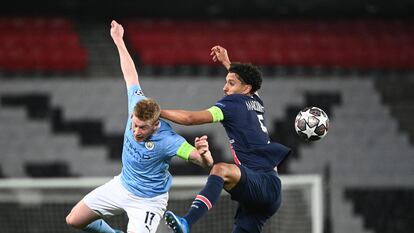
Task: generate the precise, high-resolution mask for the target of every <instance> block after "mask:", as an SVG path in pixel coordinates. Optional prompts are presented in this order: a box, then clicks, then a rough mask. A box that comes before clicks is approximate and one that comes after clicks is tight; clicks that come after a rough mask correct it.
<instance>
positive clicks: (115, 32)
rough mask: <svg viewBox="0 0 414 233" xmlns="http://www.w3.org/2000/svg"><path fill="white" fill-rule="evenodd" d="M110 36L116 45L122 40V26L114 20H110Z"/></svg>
mask: <svg viewBox="0 0 414 233" xmlns="http://www.w3.org/2000/svg"><path fill="white" fill-rule="evenodd" d="M111 37H112V39H113V40H114V43H115V44H116V45H118V44H120V43H122V42H123V37H124V28H123V27H122V25H121V24H119V23H118V22H116V21H115V20H112V22H111Z"/></svg>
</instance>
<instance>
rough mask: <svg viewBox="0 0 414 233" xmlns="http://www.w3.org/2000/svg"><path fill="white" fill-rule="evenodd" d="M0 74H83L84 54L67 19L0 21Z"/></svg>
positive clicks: (41, 18)
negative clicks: (1, 72)
mask: <svg viewBox="0 0 414 233" xmlns="http://www.w3.org/2000/svg"><path fill="white" fill-rule="evenodd" d="M0 30H2V31H3V32H4V33H1V34H0V70H2V71H12V72H14V71H24V72H26V71H27V72H32V71H46V72H56V71H57V72H61V71H63V72H66V71H70V72H72V71H75V72H78V71H83V70H85V69H86V65H87V51H86V50H85V49H84V48H83V47H82V46H81V43H80V38H79V35H78V34H77V33H76V31H75V30H74V28H73V24H72V22H71V21H70V20H69V19H66V18H60V17H1V18H0Z"/></svg>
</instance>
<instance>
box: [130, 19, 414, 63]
mask: <svg viewBox="0 0 414 233" xmlns="http://www.w3.org/2000/svg"><path fill="white" fill-rule="evenodd" d="M290 23H291V26H290V27H288V26H287V25H289V21H283V22H277V21H275V22H272V21H258V22H254V21H251V22H248V21H236V22H231V21H215V22H214V21H191V22H190V21H171V20H170V21H162V20H161V21H148V20H147V21H145V20H143V21H139V20H130V21H127V22H126V23H125V25H126V27H127V31H128V33H127V38H128V41H129V43H130V44H131V45H132V47H133V49H134V50H135V51H136V52H137V53H138V55H139V56H140V58H141V62H142V63H143V64H147V65H167V66H168V65H169V66H174V65H183V64H190V65H211V64H212V62H211V59H210V57H209V52H210V48H211V47H212V46H214V45H216V44H220V45H223V46H224V47H226V48H227V49H228V50H229V51H231V58H232V59H233V60H237V61H243V62H246V61H250V62H253V63H256V64H261V65H270V66H305V67H315V66H318V67H339V68H346V69H348V68H357V69H413V68H414V59H413V58H414V46H413V44H412V41H414V33H413V30H412V27H411V25H413V23H411V22H410V21H409V22H405V21H379V22H376V21H366V22H365V21H349V22H329V21H326V22H320V21H317V22H315V21H291V22H290ZM313 23H314V24H315V25H313ZM353 24H355V25H354V27H351V26H352V25H353ZM313 26H314V27H313ZM391 26H395V27H396V29H394V30H393V34H390V31H389V29H390V27H391ZM280 27H282V28H283V30H280ZM337 27H339V28H337ZM371 27H372V30H371V29H370V28H371ZM322 29H323V30H322ZM367 31H370V33H367Z"/></svg>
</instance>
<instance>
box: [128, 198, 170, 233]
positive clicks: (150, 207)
mask: <svg viewBox="0 0 414 233" xmlns="http://www.w3.org/2000/svg"><path fill="white" fill-rule="evenodd" d="M167 202H168V194H167V193H166V194H162V195H160V196H157V197H155V198H140V197H132V199H131V200H130V202H129V203H128V204H127V206H126V207H125V208H124V209H125V211H126V212H127V214H128V219H129V222H128V233H141V232H146V233H155V232H156V231H157V228H158V225H159V223H160V221H161V219H162V216H163V214H164V212H165V210H166V209H167Z"/></svg>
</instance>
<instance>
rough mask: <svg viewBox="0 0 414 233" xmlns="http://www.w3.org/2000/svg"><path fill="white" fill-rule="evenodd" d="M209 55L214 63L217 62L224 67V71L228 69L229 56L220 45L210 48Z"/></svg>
mask: <svg viewBox="0 0 414 233" xmlns="http://www.w3.org/2000/svg"><path fill="white" fill-rule="evenodd" d="M210 55H211V56H212V59H213V61H214V62H217V61H219V62H221V64H223V65H224V66H225V67H226V69H229V68H230V64H231V63H230V59H229V55H228V54H227V50H226V49H225V48H223V47H221V46H220V45H216V46H214V47H213V48H211V53H210Z"/></svg>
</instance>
